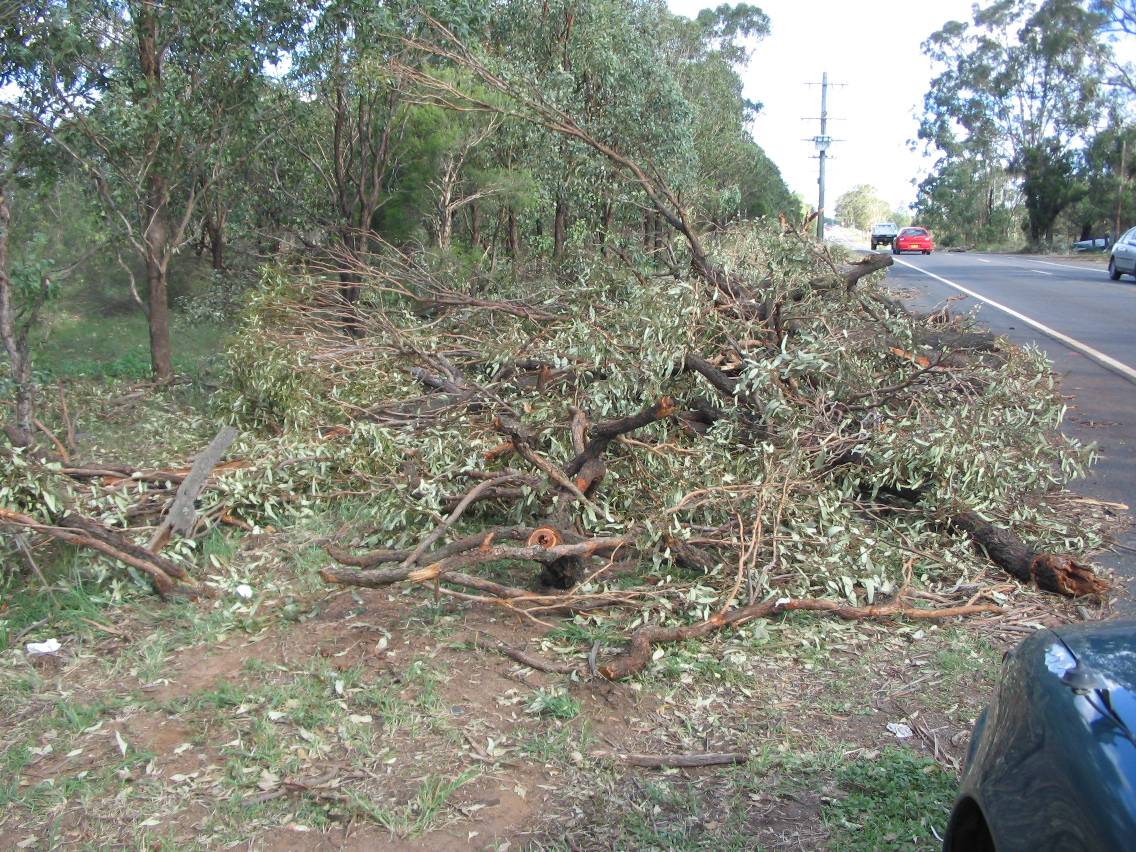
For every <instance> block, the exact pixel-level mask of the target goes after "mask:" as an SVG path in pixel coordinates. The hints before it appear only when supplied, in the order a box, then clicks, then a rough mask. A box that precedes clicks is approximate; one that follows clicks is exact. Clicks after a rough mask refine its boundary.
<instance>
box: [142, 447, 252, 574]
mask: <svg viewBox="0 0 1136 852" xmlns="http://www.w3.org/2000/svg"><path fill="white" fill-rule="evenodd" d="M236 439H237V430H236V429H235V428H233V427H232V426H224V427H222V428H221V430H220V431H219V432H218V433H217V434H216V435H215V436H214V437H213V440H212V441H210V442H209V446H208V447H206V448H205V449H204V450H203V451H202V453H201V455H199V456H198V457H197V459H196V460H195V461H194V462H193V467H191V468H190V470H189V475H188V476H186V477H185V479H183V480H182V481H181V485H179V486H178V490H177V494H176V495H175V496H174V503H173V505H172V506H171V507H170V511H169V513H168V514H167V515H166V517H165V520H163V521H162V523H161V525H159V527H158V529H157V531H156V532H155V533H154V537H153V538H152V539H150V545H149V547H147V550H149V551H150V552H151V553H157V552H158V551H160V550H161V549H162V548H163V547H165V546H166V543H167V542H168V541H169V540H170V536H171V535H172V534H173V533H174V532H178V533H180V534H181V535H183V536H188V535H189V534H190V532H192V530H193V524H194V522H195V520H196V518H197V512H196V511H195V510H194V503H195V502H196V501H197V497H198V495H199V494H201V489H202V488H203V487H205V481H206V480H207V479H208V478H209V474H210V473H212V471H213V468H215V467H216V466H217V464H218V463H219V462H220V461H221V456H223V455H224V454H225V450H227V449H229V446H230V445H231V444H232V443H233V441H235V440H236Z"/></svg>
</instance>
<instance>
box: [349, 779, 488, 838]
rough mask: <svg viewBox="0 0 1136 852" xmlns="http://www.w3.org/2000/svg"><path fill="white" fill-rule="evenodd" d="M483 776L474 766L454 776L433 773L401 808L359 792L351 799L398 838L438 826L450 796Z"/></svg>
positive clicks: (358, 807)
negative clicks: (444, 776) (371, 798)
mask: <svg viewBox="0 0 1136 852" xmlns="http://www.w3.org/2000/svg"><path fill="white" fill-rule="evenodd" d="M479 775H480V773H479V772H477V771H476V770H472V769H467V770H465V771H463V772H461V773H459V774H458V775H457V776H455V777H454V778H450V779H446V778H443V777H440V776H437V775H432V776H430V777H428V778H426V779H425V780H424V781H422V783H421V784H420V785H419V786H418V789H417V790H416V791H415V793H414V795H413V796H412V797H411V799H410V801H409V802H407V803H406V804H405V805H402V806H401V807H391V806H384V805H379V804H377V803H375V802H373V801H370V800H368V799H366V798H365V797H363V796H360V795H358V794H352V795H351V797H350V801H351V804H352V805H354V806H355V808H357V809H358V810H359V811H361V812H363V813H364V814H366V815H367V816H369V817H370V818H371V819H373V820H374V821H375V822H377V823H379V825H381V826H383V827H384V828H386V829H387V830H388V831H389V832H390V833H391V834H393V835H395V836H397V837H415V836H417V835H420V834H423V833H425V832H426V831H428V830H430V829H432V828H434V827H436V825H437V823H438V822H439V820H440V817H441V815H442V809H443V807H444V806H445V804H446V802H447V801H448V800H449V798H450V796H452V795H453V794H454V793H455V792H457V790H458V789H460V788H461V787H463V786H465V785H466V784H468V783H469V782H471V781H473V780H475V779H476V778H477V777H478V776H479Z"/></svg>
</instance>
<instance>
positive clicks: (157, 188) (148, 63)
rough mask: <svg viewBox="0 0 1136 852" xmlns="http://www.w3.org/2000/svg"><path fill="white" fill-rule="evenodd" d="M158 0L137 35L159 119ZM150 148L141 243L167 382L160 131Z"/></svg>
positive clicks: (147, 8) (153, 353) (166, 242)
mask: <svg viewBox="0 0 1136 852" xmlns="http://www.w3.org/2000/svg"><path fill="white" fill-rule="evenodd" d="M156 7H157V3H156V2H155V0H144V2H143V3H142V8H141V9H139V10H138V15H137V18H136V19H135V27H136V32H137V36H138V64H139V67H140V68H141V71H142V79H143V80H144V81H145V83H146V94H147V100H148V101H149V104H148V109H149V111H150V113H151V117H152V118H154V119H155V120H156V119H157V109H158V107H157V99H158V91H159V90H160V89H161V86H162V54H161V51H160V50H159V48H158V12H157V8H156ZM147 148H148V149H150V150H151V151H154V152H155V153H154V157H155V158H156V161H155V162H153V163H151V164H150V173H149V175H147V177H146V182H147V186H146V200H145V203H144V204H143V206H142V207H143V209H142V215H143V217H144V218H143V220H142V227H143V230H142V244H143V255H144V258H143V259H144V260H145V262H146V284H147V290H148V292H147V296H148V300H149V303H150V305H149V306H150V315H149V321H150V366H151V369H152V370H153V371H154V378H155V379H157V380H158V381H159V382H168V381H169V380H170V379H172V378H173V375H174V371H173V364H172V360H171V357H170V309H169V300H168V298H167V295H166V267H167V264H168V263H169V255H170V231H169V222H168V221H167V216H168V215H169V211H168V210H167V204H168V198H167V191H166V181H165V178H163V177H162V176H161V174H159V173H158V172H157V171H156V168H157V162H160V160H157V158H160V157H161V153H160V148H161V142H160V137H159V136H158V131H152V132H151V133H150V138H149V140H148V144H147Z"/></svg>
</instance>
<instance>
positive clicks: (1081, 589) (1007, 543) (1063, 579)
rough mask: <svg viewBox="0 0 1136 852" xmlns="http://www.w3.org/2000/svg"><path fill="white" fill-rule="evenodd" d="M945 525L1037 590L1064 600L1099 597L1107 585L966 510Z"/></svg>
mask: <svg viewBox="0 0 1136 852" xmlns="http://www.w3.org/2000/svg"><path fill="white" fill-rule="evenodd" d="M948 522H949V523H950V524H951V525H952V526H955V527H957V528H958V529H960V530H962V531H963V532H965V533H967V535H969V536H970V537H971V538H972V539H974V541H975V542H976V543H977V544H978V545H979V546H980V547H982V549H983V550H985V551H986V553H987V555H988V556H989V557H990V558H991V560H993V561H994V562H995V563H996V564H997V565H998V566H999V567H1001V568H1002V569H1003V570H1005V571H1006V573H1008V574H1009V575H1010V576H1012V577H1015V578H1016V579H1018V580H1020V581H1021V582H1023V583H1033V584H1035V585H1036V586H1037V587H1038V588H1039V589H1043V590H1045V591H1047V592H1056V593H1057V594H1059V595H1066V596H1068V597H1074V598H1078V597H1084V596H1086V595H1101V594H1104V592H1105V591H1106V590H1107V589H1108V583H1107V582H1106V581H1104V580H1102V579H1101V578H1100V577H1098V576H1096V574H1094V573H1093V569H1092V567H1091V566H1089V565H1086V564H1085V563H1083V562H1079V561H1077V560H1076V559H1074V558H1073V557H1072V556H1065V555H1057V554H1052V553H1043V552H1041V551H1039V550H1035V549H1033V548H1032V547H1030V546H1029V545H1027V544H1026V543H1025V542H1024V541H1022V540H1021V539H1020V538H1018V536H1017V535H1015V534H1014V533H1013V532H1012V531H1011V530H1007V529H1003V528H1002V527H996V526H994V524H992V523H990V522H989V521H986V520H984V519H983V518H981V517H980V516H979V515H978V513H977V512H973V511H971V510H969V509H962V510H957V511H954V512H953V513H951V514H950V515H949V517H948Z"/></svg>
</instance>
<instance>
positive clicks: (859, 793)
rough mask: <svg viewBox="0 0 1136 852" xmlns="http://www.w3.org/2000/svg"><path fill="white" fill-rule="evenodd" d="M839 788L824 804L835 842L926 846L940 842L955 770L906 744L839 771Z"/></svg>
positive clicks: (857, 846) (841, 845)
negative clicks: (946, 767) (838, 793)
mask: <svg viewBox="0 0 1136 852" xmlns="http://www.w3.org/2000/svg"><path fill="white" fill-rule="evenodd" d="M836 782H837V784H838V786H839V788H840V790H841V792H842V793H843V795H842V796H840V797H838V798H835V799H834V800H833V801H832V802H831V803H830V804H829V805H827V806H826V807H825V808H824V811H823V816H824V819H825V822H827V823H828V824H829V826H830V828H831V829H832V832H833V847H834V848H837V849H848V850H865V852H869V850H875V849H920V848H925V849H930V848H936V847H937V844H938V843H939V842H940V841H939V840H938V839H937V838H936V837H935V835H934V833H933V832H932V828H934V829H935V830H936V831H938V833H939V837H941V836H942V833H943V829H944V827H945V826H946V822H947V817H948V816H949V814H950V809H951V805H952V803H953V802H954V797H955V794H956V792H957V790H958V782H957V780H956V779H955V778H954V776H953V775H950V774H948V773H946V772H944V771H943V770H942V769H941V768H940V767H939V766H938V765H937V764H936V763H935V762H934V761H932V760H929V759H927V758H924V757H920V756H918V755H915V754H913V753H912V752H910V751H907V750H904V749H895V748H892V749H886V750H885V751H884V752H883V753H882V754H881V755H880V757H879V758H878V759H877V760H874V761H870V762H869V761H857V762H855V763H850V764H847V765H845V766H843V767H841V768H840V770H839V771H838V772H837V777H836Z"/></svg>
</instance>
